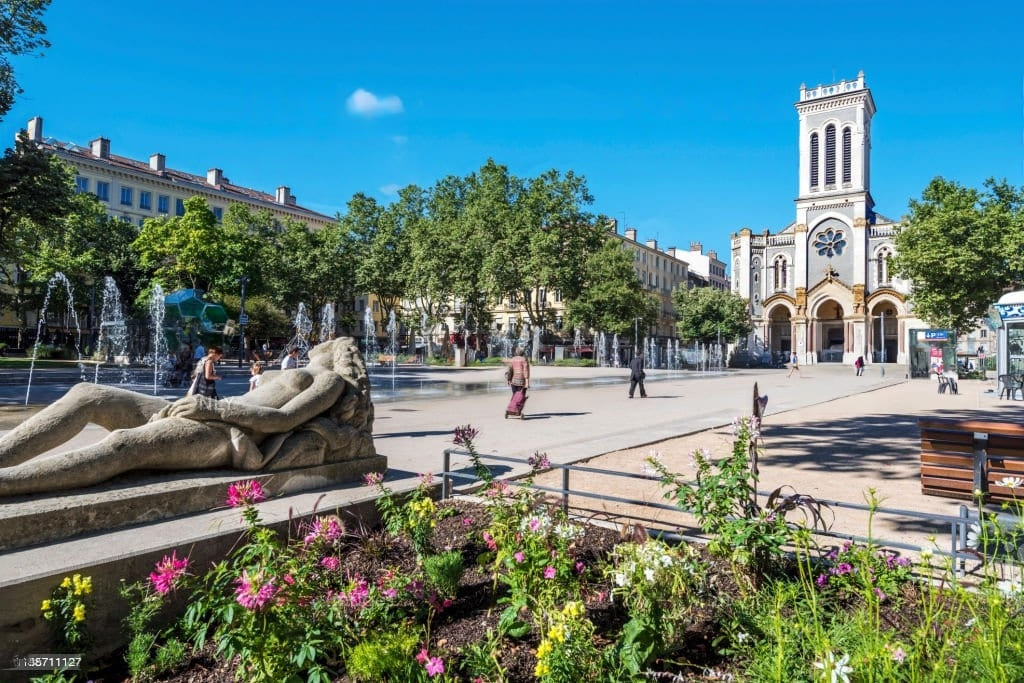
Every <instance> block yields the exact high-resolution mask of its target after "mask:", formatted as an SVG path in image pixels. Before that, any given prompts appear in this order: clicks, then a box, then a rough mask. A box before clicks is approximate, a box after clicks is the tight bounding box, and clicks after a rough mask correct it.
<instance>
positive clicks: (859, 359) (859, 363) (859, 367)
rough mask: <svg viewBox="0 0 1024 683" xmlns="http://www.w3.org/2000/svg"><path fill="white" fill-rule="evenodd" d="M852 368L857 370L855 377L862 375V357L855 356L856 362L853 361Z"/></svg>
mask: <svg viewBox="0 0 1024 683" xmlns="http://www.w3.org/2000/svg"><path fill="white" fill-rule="evenodd" d="M853 367H855V368H857V377H860V376H861V375H863V374H864V356H857V360H855V361H853Z"/></svg>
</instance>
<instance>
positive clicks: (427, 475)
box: [420, 472, 434, 486]
mask: <svg viewBox="0 0 1024 683" xmlns="http://www.w3.org/2000/svg"><path fill="white" fill-rule="evenodd" d="M433 483H434V473H433V472H420V484H422V485H423V486H430V485H431V484H433Z"/></svg>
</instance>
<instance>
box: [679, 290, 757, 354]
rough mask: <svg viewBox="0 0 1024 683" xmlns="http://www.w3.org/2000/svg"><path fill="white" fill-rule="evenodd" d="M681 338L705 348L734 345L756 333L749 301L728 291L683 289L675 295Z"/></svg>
mask: <svg viewBox="0 0 1024 683" xmlns="http://www.w3.org/2000/svg"><path fill="white" fill-rule="evenodd" d="M672 302H673V303H674V304H675V307H676V311H677V312H678V314H679V323H678V327H679V336H680V337H682V338H683V339H685V340H687V341H699V342H702V343H704V344H711V343H713V342H717V341H718V340H719V339H721V341H722V342H723V343H726V342H730V341H733V340H735V339H738V338H740V337H743V336H746V335H747V334H749V333H750V331H751V330H752V329H753V325H752V324H751V322H750V311H749V309H748V307H747V302H746V300H745V299H744V298H743V297H741V296H739V295H737V294H733V293H732V292H730V291H728V290H725V289H715V288H713V287H695V288H693V289H686V288H685V287H680V288H678V289H677V290H676V291H674V292H673V293H672Z"/></svg>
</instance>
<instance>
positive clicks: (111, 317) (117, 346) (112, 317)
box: [93, 275, 131, 384]
mask: <svg viewBox="0 0 1024 683" xmlns="http://www.w3.org/2000/svg"><path fill="white" fill-rule="evenodd" d="M99 348H100V351H101V353H102V354H103V356H102V358H103V362H107V363H113V364H115V365H120V366H121V379H120V382H121V384H127V383H128V382H130V381H131V376H130V372H129V369H128V356H127V351H128V326H127V325H126V324H125V320H124V309H123V308H122V307H121V290H119V289H118V288H117V283H116V282H114V278H112V277H110V276H109V275H107V276H106V277H104V278H103V306H102V308H100V341H99ZM99 373H100V363H96V366H95V372H94V377H93V382H95V383H99Z"/></svg>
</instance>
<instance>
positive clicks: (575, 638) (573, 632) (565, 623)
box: [533, 600, 608, 683]
mask: <svg viewBox="0 0 1024 683" xmlns="http://www.w3.org/2000/svg"><path fill="white" fill-rule="evenodd" d="M545 626H546V628H545V629H544V631H543V633H544V637H543V638H542V639H541V641H540V645H538V646H537V666H536V667H535V668H534V672H533V675H534V676H536V677H537V680H538V681H542V682H543V683H570V682H572V681H597V680H602V679H603V677H604V675H605V674H607V673H608V672H606V671H603V670H602V669H603V667H602V656H601V651H600V650H599V649H598V648H597V646H596V644H595V643H594V633H595V628H594V624H593V623H592V622H591V621H590V620H589V619H588V618H587V616H586V610H585V609H584V607H583V603H581V602H578V601H575V600H570V601H568V602H566V603H565V606H564V607H562V608H561V609H556V610H552V611H550V612H548V613H547V615H546V624H545Z"/></svg>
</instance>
